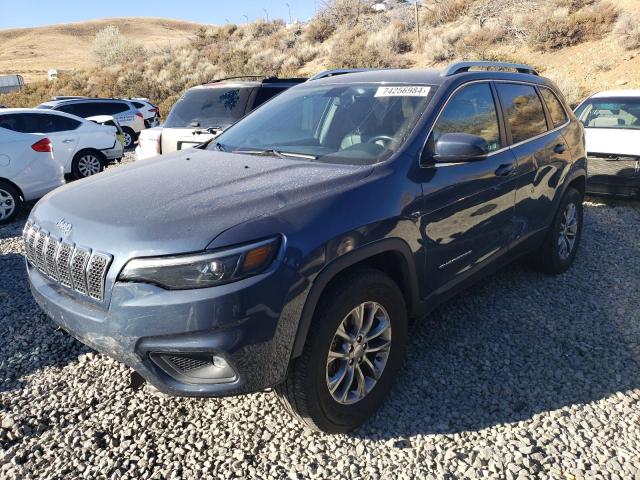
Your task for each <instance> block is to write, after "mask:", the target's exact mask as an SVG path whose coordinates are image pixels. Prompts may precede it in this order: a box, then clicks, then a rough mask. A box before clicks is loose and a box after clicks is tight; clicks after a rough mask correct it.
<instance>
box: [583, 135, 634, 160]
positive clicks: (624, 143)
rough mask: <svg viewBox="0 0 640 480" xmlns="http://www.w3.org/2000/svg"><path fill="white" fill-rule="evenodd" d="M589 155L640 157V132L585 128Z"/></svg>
mask: <svg viewBox="0 0 640 480" xmlns="http://www.w3.org/2000/svg"><path fill="white" fill-rule="evenodd" d="M584 131H585V139H586V147H587V152H588V153H611V154H617V155H634V156H640V130H631V129H618V128H585V129H584Z"/></svg>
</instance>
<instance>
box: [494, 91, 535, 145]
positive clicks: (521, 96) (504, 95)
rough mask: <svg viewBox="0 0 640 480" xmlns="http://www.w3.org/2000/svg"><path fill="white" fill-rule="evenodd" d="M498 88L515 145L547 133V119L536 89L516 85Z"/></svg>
mask: <svg viewBox="0 0 640 480" xmlns="http://www.w3.org/2000/svg"><path fill="white" fill-rule="evenodd" d="M496 88H497V89H498V94H499V95H500V101H501V102H502V106H503V107H504V110H505V112H506V116H507V122H508V123H509V127H510V128H511V136H512V137H513V143H518V142H522V141H524V140H528V139H529V138H532V137H535V136H536V135H540V134H542V133H545V132H546V131H547V119H546V117H545V116H544V109H543V108H542V102H541V101H540V97H538V94H537V93H536V90H535V88H533V87H532V86H530V85H522V84H516V83H497V84H496Z"/></svg>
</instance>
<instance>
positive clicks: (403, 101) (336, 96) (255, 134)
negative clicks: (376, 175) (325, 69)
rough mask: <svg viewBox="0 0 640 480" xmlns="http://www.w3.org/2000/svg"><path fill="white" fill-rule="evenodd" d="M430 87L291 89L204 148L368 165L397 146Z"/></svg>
mask: <svg viewBox="0 0 640 480" xmlns="http://www.w3.org/2000/svg"><path fill="white" fill-rule="evenodd" d="M434 90H435V88H434V87H430V86H427V85H421V86H415V85H412V86H407V85H398V86H397V88H395V87H394V86H393V85H384V86H382V85H380V84H349V85H322V86H315V87H309V86H308V85H305V86H304V87H296V88H292V89H290V90H288V91H286V92H284V93H283V94H281V95H279V96H278V97H276V98H274V99H273V100H271V101H270V102H268V103H267V104H266V105H265V106H263V107H261V108H259V109H257V110H256V111H255V112H253V113H252V114H250V115H248V116H247V117H245V118H243V119H242V120H241V121H239V122H238V123H237V124H235V125H234V126H232V127H231V128H230V129H229V130H227V131H225V132H224V133H223V134H222V135H221V136H219V137H218V138H217V139H216V142H214V143H212V144H210V145H209V146H208V147H207V148H208V149H211V150H215V149H224V150H225V151H227V152H233V151H241V152H243V153H248V152H252V151H253V153H256V154H269V153H272V154H275V155H277V156H281V157H284V158H287V157H291V158H295V159H307V160H315V161H321V162H328V163H344V164H354V165H369V164H374V163H377V162H380V161H383V160H385V159H387V158H389V156H391V155H392V154H393V153H394V152H395V151H397V150H398V148H399V147H400V146H401V145H402V143H403V141H404V140H405V138H406V137H407V135H408V134H409V133H410V132H411V130H412V129H413V127H414V126H415V125H416V123H417V121H418V119H419V118H420V115H421V114H422V112H424V110H425V108H426V106H427V104H428V102H429V101H430V99H431V97H432V96H433V91H434Z"/></svg>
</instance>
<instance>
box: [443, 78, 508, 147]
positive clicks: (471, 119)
mask: <svg viewBox="0 0 640 480" xmlns="http://www.w3.org/2000/svg"><path fill="white" fill-rule="evenodd" d="M443 133H469V134H471V135H477V136H479V137H482V138H484V139H485V140H486V141H487V143H488V144H489V151H490V152H493V151H495V150H498V149H500V148H501V147H502V143H501V141H500V127H499V125H498V114H497V112H496V105H495V102H494V101H493V94H492V93H491V87H490V86H489V84H488V83H474V84H472V85H469V86H467V87H464V88H463V89H462V90H460V91H459V92H458V93H456V94H455V95H454V96H453V98H451V99H450V100H449V103H447V106H446V107H445V108H444V110H443V111H442V113H441V114H440V117H439V118H438V121H437V122H436V124H435V126H434V127H433V133H432V138H431V141H432V142H433V143H435V142H436V141H438V138H440V136H441V135H442V134H443Z"/></svg>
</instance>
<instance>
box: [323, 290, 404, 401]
mask: <svg viewBox="0 0 640 480" xmlns="http://www.w3.org/2000/svg"><path fill="white" fill-rule="evenodd" d="M390 348H391V321H390V320H389V314H388V313H387V311H386V310H385V309H384V307H382V305H380V304H379V303H377V302H363V303H361V304H360V305H358V306H357V307H356V308H354V309H353V310H352V311H351V312H349V314H347V316H346V317H344V318H343V319H342V321H341V322H340V325H339V326H338V329H337V331H336V333H335V335H334V337H333V340H332V342H331V346H330V348H329V353H328V356H327V368H326V380H327V388H328V389H329V392H330V393H331V396H332V397H333V399H334V400H335V401H337V402H338V403H340V404H343V405H350V404H353V403H356V402H359V401H360V400H362V399H363V398H364V397H365V396H366V395H367V394H368V393H369V392H371V390H373V388H374V387H375V385H376V383H377V382H378V380H379V379H380V377H381V376H382V372H383V370H384V367H385V366H386V364H387V360H388V359H389V350H390Z"/></svg>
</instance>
